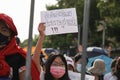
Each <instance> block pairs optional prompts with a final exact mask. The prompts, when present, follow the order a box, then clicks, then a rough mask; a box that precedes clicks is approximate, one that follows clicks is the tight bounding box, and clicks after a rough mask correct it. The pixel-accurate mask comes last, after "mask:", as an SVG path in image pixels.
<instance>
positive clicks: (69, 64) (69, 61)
mask: <svg viewBox="0 0 120 80" xmlns="http://www.w3.org/2000/svg"><path fill="white" fill-rule="evenodd" d="M64 57H65V59H66V61H67V67H68V70H69V71H73V72H74V70H75V69H74V61H73V59H72V58H71V57H69V56H66V55H64Z"/></svg>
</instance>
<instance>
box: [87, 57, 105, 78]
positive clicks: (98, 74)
mask: <svg viewBox="0 0 120 80" xmlns="http://www.w3.org/2000/svg"><path fill="white" fill-rule="evenodd" d="M88 72H90V73H91V75H93V76H94V77H95V80H103V73H104V72H105V62H104V60H102V59H96V60H95V61H94V62H93V65H92V66H91V67H90V68H89V69H88Z"/></svg>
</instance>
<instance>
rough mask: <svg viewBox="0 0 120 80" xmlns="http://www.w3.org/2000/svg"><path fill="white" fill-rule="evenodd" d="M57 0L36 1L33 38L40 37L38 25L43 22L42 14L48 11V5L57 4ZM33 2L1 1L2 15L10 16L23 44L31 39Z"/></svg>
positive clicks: (26, 0) (29, 0) (23, 0)
mask: <svg viewBox="0 0 120 80" xmlns="http://www.w3.org/2000/svg"><path fill="white" fill-rule="evenodd" d="M56 3H57V2H56V0H35V6H34V22H33V35H32V36H33V37H34V35H35V34H36V35H38V34H39V33H38V30H37V29H38V24H39V23H40V22H41V17H40V12H41V11H46V4H47V5H48V4H49V5H52V4H56ZM30 7H31V0H0V13H5V14H7V15H9V16H10V17H11V18H12V19H13V21H14V24H15V26H16V28H17V30H18V37H19V38H20V40H21V42H23V41H24V40H25V39H28V37H29V19H30Z"/></svg>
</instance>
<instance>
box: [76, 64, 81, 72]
mask: <svg viewBox="0 0 120 80" xmlns="http://www.w3.org/2000/svg"><path fill="white" fill-rule="evenodd" d="M81 67H82V65H81V64H77V71H78V72H81Z"/></svg>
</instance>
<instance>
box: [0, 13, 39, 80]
mask: <svg viewBox="0 0 120 80" xmlns="http://www.w3.org/2000/svg"><path fill="white" fill-rule="evenodd" d="M0 20H3V21H4V22H5V23H6V24H7V25H9V28H10V29H11V30H12V31H13V32H14V37H12V38H11V40H10V42H9V44H8V45H7V46H6V47H5V48H4V49H3V50H1V51H0V61H1V63H2V64H3V65H5V66H4V67H6V71H5V72H6V75H7V73H8V71H9V65H7V64H6V63H5V62H3V60H4V58H5V56H7V55H11V54H16V53H19V54H21V55H22V56H23V57H24V58H26V52H25V51H24V50H23V49H22V48H20V46H18V45H17V43H16V38H15V35H17V29H16V27H15V25H14V23H13V20H12V18H10V17H9V16H7V15H6V14H3V13H0ZM1 71H2V70H0V72H1ZM31 75H32V80H40V79H39V75H40V73H39V71H38V69H37V67H36V65H35V63H34V62H33V61H32V64H31Z"/></svg>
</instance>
